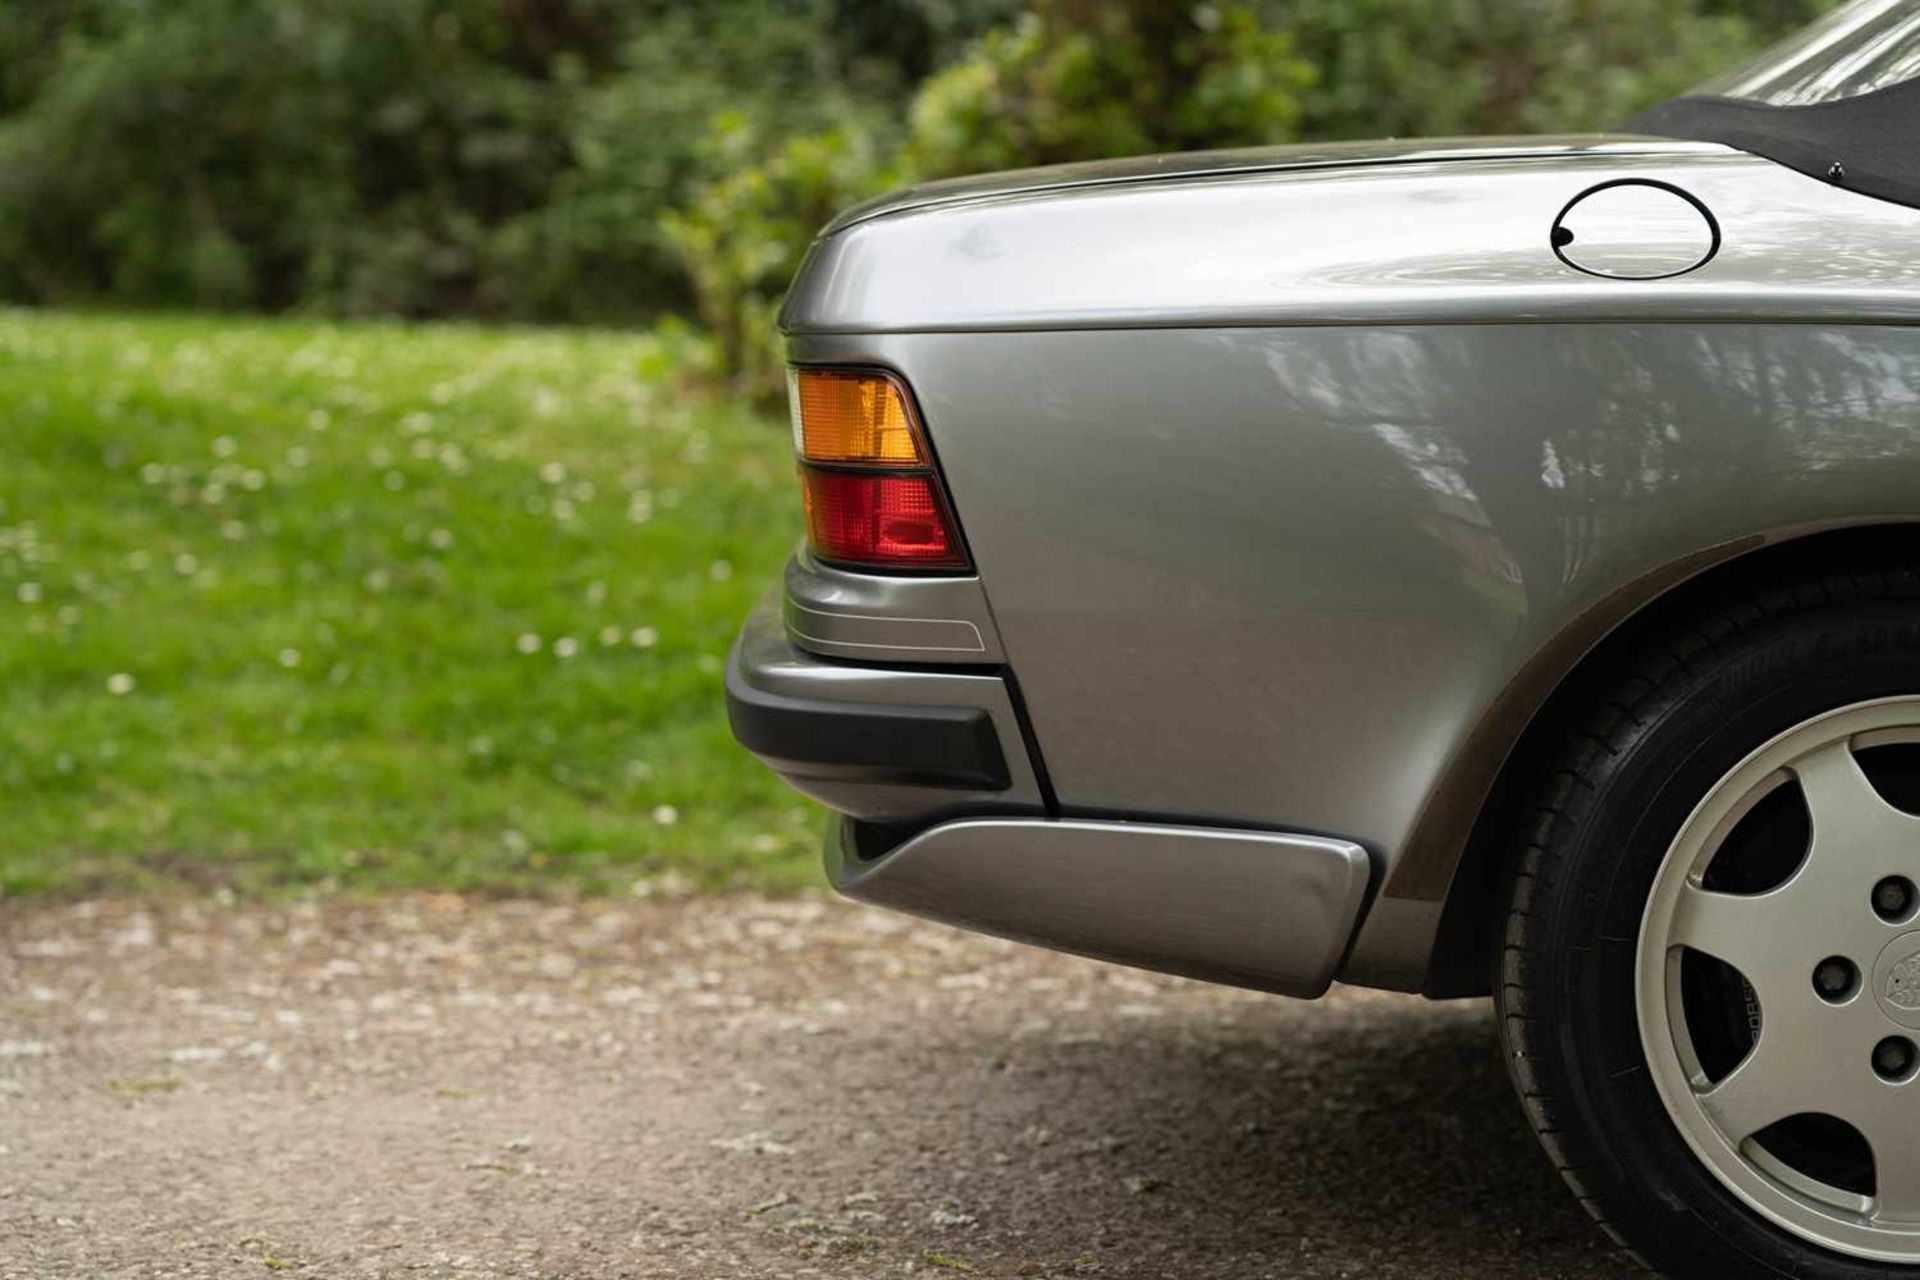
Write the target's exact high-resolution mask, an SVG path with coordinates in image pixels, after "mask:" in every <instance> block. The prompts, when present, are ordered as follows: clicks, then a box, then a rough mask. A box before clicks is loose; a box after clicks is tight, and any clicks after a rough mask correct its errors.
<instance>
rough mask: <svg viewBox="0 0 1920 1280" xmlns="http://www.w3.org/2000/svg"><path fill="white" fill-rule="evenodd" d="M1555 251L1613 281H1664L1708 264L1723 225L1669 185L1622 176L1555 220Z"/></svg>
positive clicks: (1592, 189)
mask: <svg viewBox="0 0 1920 1280" xmlns="http://www.w3.org/2000/svg"><path fill="white" fill-rule="evenodd" d="M1551 243H1552V245H1553V251H1554V253H1555V254H1557V255H1558V256H1559V258H1560V261H1562V262H1564V263H1566V264H1567V265H1568V266H1570V267H1572V268H1573V269H1574V270H1575V271H1584V272H1585V273H1586V274H1588V275H1590V276H1604V277H1606V278H1607V279H1609V280H1664V279H1667V278H1668V277H1669V276H1678V275H1685V274H1686V273H1687V272H1689V271H1692V270H1694V269H1695V268H1696V267H1702V266H1705V265H1706V264H1707V263H1708V262H1709V261H1711V260H1712V258H1713V255H1714V254H1715V253H1717V252H1718V251H1719V249H1720V225H1719V224H1718V223H1717V222H1715V221H1714V220H1713V214H1711V213H1709V212H1708V211H1707V206H1706V205H1704V204H1701V203H1700V201H1699V200H1698V199H1696V198H1695V197H1693V196H1691V195H1689V194H1688V193H1687V192H1685V191H1682V190H1681V189H1680V188H1678V187H1675V186H1670V185H1669V184H1667V183H1664V182H1654V181H1651V180H1650V179H1645V178H1621V179H1618V180H1616V181H1613V182H1603V183H1601V184H1600V185H1599V186H1597V187H1590V188H1588V189H1587V190H1586V191H1583V192H1581V193H1580V194H1579V195H1577V196H1575V197H1574V198H1573V199H1572V200H1571V201H1570V202H1569V203H1568V204H1567V207H1566V208H1564V209H1562V210H1561V211H1560V216H1559V217H1557V218H1555V219H1554V220H1553V232H1552V235H1551Z"/></svg>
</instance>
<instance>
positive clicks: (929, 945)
mask: <svg viewBox="0 0 1920 1280" xmlns="http://www.w3.org/2000/svg"><path fill="white" fill-rule="evenodd" d="M1492 1030H1493V1028H1492V1021H1491V1014H1490V1012H1489V1010H1488V1008H1487V1006H1486V1005H1485V1004H1484V1003H1479V1002H1475V1003H1467V1004H1451V1005H1433V1004H1427V1003H1423V1002H1421V1001H1419V1000H1416V999H1413V998H1411V997H1395V996H1384V995H1376V994H1372V993H1365V992H1358V991H1338V992H1336V993H1335V994H1334V995H1333V996H1332V997H1330V998H1329V999H1327V1000H1325V1001H1322V1002H1320V1003H1318V1004H1305V1003H1298V1002H1292V1001H1286V1000H1278V999H1272V998H1267V997H1262V996H1256V995H1251V994H1247V993H1243V992H1234V991H1226V990H1220V989H1215V988H1210V987H1204V986H1200V985H1197V984H1193V983H1187V982H1182V981H1178V980H1175V979H1167V978H1159V977H1153V976H1149V975H1144V974H1139V973H1135V972H1133V971H1131V970H1126V969H1119V968H1113V967H1109V966H1103V965H1097V964H1093V963H1090V962H1086V961H1080V960H1074V959H1069V958H1065V957H1061V956H1054V955H1049V954H1046V953H1043V952H1039V951H1033V950H1028V949H1024V948H1020V947H1015V946H1011V945H1006V944H1001V943H997V942H993V941H989V940H982V939H978V938H972V937H968V936H965V935H962V934H959V933H955V932H951V931H948V930H944V929H939V928H935V927H932V926H924V925H918V924H913V923H910V922H907V921H904V920H901V919H900V918H898V917H894V916H890V915H886V914H883V913H880V912H877V911H871V910H865V909H861V908H856V907H850V906H845V905H842V904H839V903H837V902H833V901H830V900H827V899H824V898H812V897H808V898H801V899H797V900H784V901H766V900H762V899H756V898H748V897H734V898H719V899H711V898H710V899H694V900H689V901H684V902H629V903H590V904H585V905H558V906H556V905H551V904H532V903H504V904H475V903H471V902H467V901H463V900H461V899H458V898H452V897H444V898H443V897H433V896H420V897H412V898H405V899H400V900H392V901H386V902H382V903H378V904H366V903H346V902H329V903H325V904H321V905H300V906H295V907H290V908H289V907H281V908H262V907H251V906H249V907H222V906H219V905H215V904H203V905H198V906H180V907H167V908H151V907H141V906H138V905H132V904H88V905H81V906H73V905H59V906H50V905H27V904H20V903H13V904H0V1276H6V1277H14V1276H21V1277H26V1276H31V1277H36V1278H39V1277H64V1276H73V1277H81V1276H84V1277H90V1278H91V1277H98V1276H141V1277H160V1276H214V1275H218V1276H226V1275H243V1276H245V1275H263V1274H269V1273H273V1272H290V1273H301V1272H304V1273H307V1274H311V1275H317V1276H407V1277H414V1276H422V1277H426V1276H443V1275H444V1276H521V1277H603V1276H606V1277H610V1276H635V1277H655V1276H673V1277H688V1278H693V1277H699V1278H702V1280H705V1278H712V1280H734V1278H737V1277H762V1276H830V1277H839V1276H896V1275H902V1274H906V1273H916V1274H919V1275H921V1276H939V1275H960V1274H979V1275H982V1276H1070V1275H1082V1274H1092V1275H1103V1276H1116V1277H1162V1276H1164V1277H1232V1278H1233V1280H1250V1278H1252V1277H1260V1276H1276V1277H1281V1276H1284V1277H1306V1276H1370V1277H1371V1276H1409V1277H1411V1276H1419V1277H1430V1276H1473V1277H1497V1276H1525V1277H1536V1276H1543V1275H1550V1276H1562V1277H1606V1276H1621V1275H1625V1274H1629V1273H1628V1272H1627V1271H1626V1270H1625V1269H1624V1268H1622V1267H1621V1266H1620V1265H1619V1264H1617V1263H1615V1262H1613V1261H1612V1260H1611V1259H1610V1258H1609V1256H1608V1255H1607V1254H1606V1253H1605V1252H1604V1250H1603V1249H1602V1248H1601V1247H1600V1245H1599V1243H1598V1239H1597V1236H1596V1233H1595V1232H1594V1231H1593V1230H1592V1228H1590V1227H1589V1225H1588V1224H1587V1222H1586V1220H1585V1218H1584V1216H1583V1215H1582V1214H1581V1212H1580V1211H1579V1209H1578V1208H1577V1207H1576V1206H1575V1205H1574V1203H1573V1201H1572V1199H1571V1198H1570V1197H1569V1196H1568V1194H1567V1192H1566V1191H1565V1190H1564V1188H1562V1186H1561V1185H1560V1184H1559V1182H1558V1180H1557V1179H1556V1177H1555V1176H1554V1175H1553V1173H1552V1172H1551V1170H1550V1169H1549V1168H1548V1166H1547V1164H1546V1161H1545V1159H1544V1158H1543V1157H1542V1156H1541V1155H1540V1154H1539V1153H1538V1151H1537V1150H1536V1149H1535V1146H1534V1143H1533V1139H1532V1138H1531V1136H1530V1135H1528V1134H1527V1132H1526V1131H1525V1129H1524V1128H1523V1126H1522V1124H1521V1121H1520V1119H1519V1117H1518V1113H1517V1111H1516V1109H1515V1106H1514V1103H1513V1100H1512V1098H1511V1097H1510V1096H1509V1090H1508V1085H1507V1081H1506V1078H1505V1075H1504V1072H1503V1069H1502V1064H1501V1061H1500V1056H1499V1051H1498V1050H1497V1048H1496V1047H1495V1043H1494V1039H1493V1034H1492Z"/></svg>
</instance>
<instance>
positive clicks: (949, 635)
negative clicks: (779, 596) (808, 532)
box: [783, 548, 1006, 665]
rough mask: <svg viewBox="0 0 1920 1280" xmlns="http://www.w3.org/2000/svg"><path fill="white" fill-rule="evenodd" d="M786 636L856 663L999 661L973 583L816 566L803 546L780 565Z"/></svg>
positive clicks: (987, 614)
mask: <svg viewBox="0 0 1920 1280" xmlns="http://www.w3.org/2000/svg"><path fill="white" fill-rule="evenodd" d="M783 612H784V615H785V619H786V624H787V635H788V636H789V637H791V638H792V639H793V641H794V643H796V644H799V645H803V646H805V647H806V648H807V649H808V650H810V651H811V652H814V653H822V654H826V655H828V656H829V657H835V658H850V659H854V660H857V661H861V662H929V663H942V664H947V663H956V664H964V663H980V664H986V665H994V664H998V663H1000V662H1003V661H1005V656H1006V655H1005V654H1004V653H1003V652H1002V650H1001V648H1000V631H999V629H998V628H997V627H995V626H994V624H993V613H992V611H991V610H989V609H988V608H987V597H986V593H985V592H984V591H983V590H982V589H981V586H980V579H978V578H975V577H922V578H908V577H894V576H890V575H886V574H878V573H849V572H847V571H845V570H842V569H835V568H832V567H831V566H828V565H823V564H821V563H820V562H819V561H817V560H815V559H814V558H813V556H812V555H811V554H809V553H808V552H807V551H806V550H805V549H804V548H803V549H802V550H800V551H799V552H797V553H795V555H794V557H793V559H791V560H789V561H788V562H787V574H786V592H785V599H784V601H783Z"/></svg>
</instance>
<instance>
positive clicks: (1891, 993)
mask: <svg viewBox="0 0 1920 1280" xmlns="http://www.w3.org/2000/svg"><path fill="white" fill-rule="evenodd" d="M1870 989H1871V990H1872V992H1873V998H1874V999H1875V1000H1876V1001H1878V1002H1879V1005H1880V1012H1882V1013H1884V1014H1886V1015H1887V1017H1889V1018H1891V1019H1893V1021H1895V1022H1897V1023H1899V1024H1900V1025H1901V1026H1903V1027H1906V1028H1909V1029H1910V1030H1920V930H1915V931H1914V932H1912V933H1903V934H1901V935H1900V936H1899V937H1897V938H1895V939H1894V940H1893V941H1892V942H1889V943H1888V944H1887V945H1886V946H1884V947H1882V948H1881V949H1880V957H1879V959H1877V960H1875V961H1874V962H1873V979H1872V982H1871V983H1870Z"/></svg>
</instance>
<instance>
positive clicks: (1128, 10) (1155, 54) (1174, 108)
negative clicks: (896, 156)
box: [907, 0, 1313, 176]
mask: <svg viewBox="0 0 1920 1280" xmlns="http://www.w3.org/2000/svg"><path fill="white" fill-rule="evenodd" d="M1312 81H1313V68H1312V66H1311V65H1310V64H1308V63H1307V62H1305V61H1304V60H1302V59H1301V58H1300V57H1298V56H1297V55H1296V52H1295V50H1294V42H1293V38H1292V36H1291V35H1290V34H1289V33H1287V32H1285V31H1282V30H1275V29H1272V28H1269V27H1267V26H1265V25H1264V24H1262V22H1261V21H1260V19H1259V17H1258V15H1256V14H1255V13H1254V11H1253V10H1252V9H1250V8H1248V7H1247V6H1245V5H1242V4H1234V3H1227V4H1202V5H1196V6H1193V7H1191V8H1184V7H1180V6H1175V5H1168V4H1163V3H1156V2H1155V0H1125V2H1124V3H1115V4H1108V5H1095V6H1087V5H1084V4H1077V3H1071V2H1070V0H1050V2H1047V3H1041V4H1039V5H1037V6H1036V7H1035V8H1034V10H1033V11H1031V12H1029V13H1027V14H1026V15H1024V16H1023V17H1022V18H1021V19H1020V20H1019V21H1018V22H1016V23H1014V24H1013V25H1012V26H1010V27H1006V28H1002V29H1000V30H997V31H994V32H992V33H990V34H988V35H987V36H986V37H985V38H984V39H982V40H981V41H980V42H979V43H978V44H977V45H976V46H975V47H974V49H973V51H972V53H971V54H969V56H967V57H966V58H965V59H963V60H962V61H960V62H959V63H957V64H955V65H954V66H952V67H950V68H948V69H947V70H945V71H942V72H940V73H939V74H938V75H936V76H934V77H933V78H932V79H930V80H929V81H927V83H926V84H925V86H924V87H923V88H922V89H921V91H920V94H919V96H918V98H917V99H916V100H915V102H914V105H913V113H912V121H913V135H912V141H911V143H910V144H909V146H908V149H907V160H908V167H909V168H911V169H914V170H916V171H918V172H920V173H922V174H926V175H929V176H939V175H943V174H955V173H972V172H978V171H980V170H983V169H1005V168H1012V167H1015V166H1019V165H1031V164H1049V163H1054V162H1059V161H1067V160H1084V159H1093V158H1098V157H1102V156H1120V155H1138V154H1140V153H1142V152H1149V151H1166V150H1185V149H1190V148H1194V147H1212V146H1232V145H1236V144H1251V143H1262V142H1284V141H1288V140H1290V139H1292V138H1293V137H1294V136H1295V134H1294V130H1295V127H1296V125H1297V124H1298V122H1299V120H1300V114H1301V102H1300V94H1301V91H1302V90H1303V89H1304V88H1305V87H1306V86H1307V85H1309V84H1311V83H1312Z"/></svg>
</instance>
